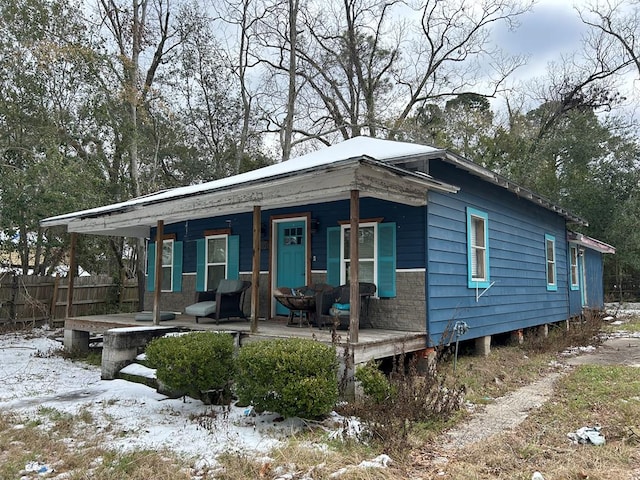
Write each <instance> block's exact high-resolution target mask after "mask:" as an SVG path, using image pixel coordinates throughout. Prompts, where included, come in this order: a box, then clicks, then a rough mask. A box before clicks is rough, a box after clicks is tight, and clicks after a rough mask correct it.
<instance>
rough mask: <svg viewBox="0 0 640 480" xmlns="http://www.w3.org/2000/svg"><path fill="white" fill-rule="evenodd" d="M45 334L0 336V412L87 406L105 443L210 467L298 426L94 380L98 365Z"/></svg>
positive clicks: (263, 447) (261, 447)
mask: <svg viewBox="0 0 640 480" xmlns="http://www.w3.org/2000/svg"><path fill="white" fill-rule="evenodd" d="M47 334H51V332H47V331H46V330H34V331H33V334H29V335H28V336H26V335H25V334H24V333H8V334H3V335H0V411H9V410H10V411H15V412H18V413H20V414H22V415H23V416H24V417H25V421H26V420H28V419H30V418H31V419H33V418H36V417H37V416H38V410H39V409H41V408H42V407H47V408H54V409H56V410H58V411H60V412H65V413H70V414H77V413H79V412H81V411H84V410H87V411H88V412H90V413H91V414H92V417H93V418H94V428H95V430H96V432H98V433H102V434H104V435H106V438H107V444H106V445H105V446H106V447H107V448H113V449H116V450H118V451H128V450H131V449H154V450H156V449H160V448H168V449H170V450H172V451H174V452H176V453H178V454H182V455H186V456H189V457H191V458H193V460H194V463H195V464H198V465H215V458H216V456H217V455H218V454H220V453H221V452H223V451H244V452H255V453H264V452H267V451H268V450H270V449H271V448H273V447H274V446H276V445H278V444H279V442H280V440H279V439H278V438H282V435H283V434H285V433H290V431H291V430H292V429H294V430H295V429H297V428H299V427H300V426H301V421H300V420H299V419H287V420H285V421H278V422H274V419H275V418H276V415H274V414H262V415H257V416H251V415H247V413H248V410H247V409H244V408H238V407H234V406H232V407H230V408H225V407H219V406H209V405H204V404H203V403H202V402H200V401H198V400H193V399H189V398H187V399H186V401H183V400H182V399H169V398H167V397H165V396H164V395H161V394H159V393H157V392H156V390H155V389H152V388H149V387H147V386H144V385H141V384H137V383H131V382H127V381H124V380H110V381H106V380H101V379H100V369H99V368H98V367H93V366H88V365H86V364H84V363H81V362H72V361H70V360H65V359H63V358H62V357H60V356H58V355H55V352H56V351H58V350H61V349H62V345H61V344H60V343H59V342H58V341H56V340H54V339H52V338H48V337H47Z"/></svg>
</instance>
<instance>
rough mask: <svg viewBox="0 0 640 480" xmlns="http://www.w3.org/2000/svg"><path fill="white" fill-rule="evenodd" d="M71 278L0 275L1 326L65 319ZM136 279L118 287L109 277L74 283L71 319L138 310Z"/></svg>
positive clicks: (77, 278) (100, 276)
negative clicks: (69, 279) (72, 316)
mask: <svg viewBox="0 0 640 480" xmlns="http://www.w3.org/2000/svg"><path fill="white" fill-rule="evenodd" d="M67 291H68V280H67V278H66V277H65V278H60V277H55V278H53V277H37V276H24V275H15V274H12V273H0V324H6V323H17V322H20V323H24V322H36V321H43V320H44V321H49V320H55V319H62V318H64V317H65V313H66V308H67ZM137 306H138V285H137V282H136V280H135V279H133V280H126V281H125V282H124V283H123V285H122V286H120V285H118V284H117V282H115V281H114V280H113V278H112V277H110V276H108V275H97V276H90V277H76V278H74V279H73V300H72V307H71V315H74V316H82V315H95V314H101V313H114V312H119V311H123V312H131V311H135V310H137Z"/></svg>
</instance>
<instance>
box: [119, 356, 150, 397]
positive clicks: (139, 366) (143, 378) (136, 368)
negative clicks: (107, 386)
mask: <svg viewBox="0 0 640 480" xmlns="http://www.w3.org/2000/svg"><path fill="white" fill-rule="evenodd" d="M146 359H147V358H146V356H145V354H144V353H141V354H140V355H138V356H137V357H136V360H135V362H134V363H130V364H129V365H127V366H126V367H124V368H123V369H122V370H120V371H119V372H118V374H117V375H116V377H117V378H120V379H122V380H126V381H128V382H134V383H141V384H142V385H146V386H148V387H151V388H155V389H156V390H157V389H158V379H157V378H156V370H155V368H149V367H148V366H147V365H146Z"/></svg>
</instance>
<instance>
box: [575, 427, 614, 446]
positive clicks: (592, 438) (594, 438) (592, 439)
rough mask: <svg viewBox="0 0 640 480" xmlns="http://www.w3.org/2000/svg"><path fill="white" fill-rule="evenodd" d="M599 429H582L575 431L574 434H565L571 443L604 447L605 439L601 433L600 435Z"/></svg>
mask: <svg viewBox="0 0 640 480" xmlns="http://www.w3.org/2000/svg"><path fill="white" fill-rule="evenodd" d="M600 428H601V427H582V428H579V429H578V430H576V431H575V432H569V433H567V437H569V439H570V440H571V441H572V442H573V443H579V444H592V445H596V446H600V445H604V444H605V438H604V435H602V433H600Z"/></svg>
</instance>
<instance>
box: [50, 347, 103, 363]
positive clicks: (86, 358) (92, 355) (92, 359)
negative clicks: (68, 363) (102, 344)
mask: <svg viewBox="0 0 640 480" xmlns="http://www.w3.org/2000/svg"><path fill="white" fill-rule="evenodd" d="M57 353H58V354H59V355H60V356H61V357H62V358H65V359H68V360H72V361H74V362H82V363H86V364H87V365H91V366H94V367H99V366H101V365H102V348H91V349H89V351H88V352H81V351H73V352H68V351H66V350H58V351H57Z"/></svg>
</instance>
